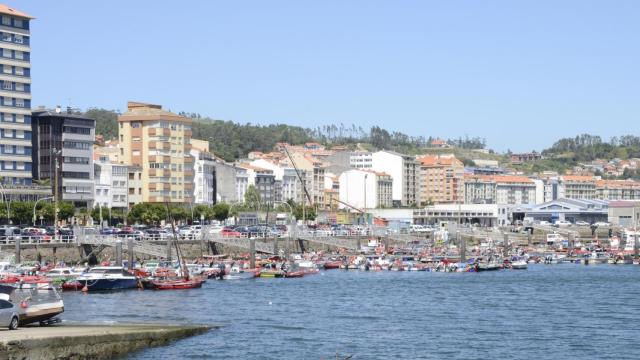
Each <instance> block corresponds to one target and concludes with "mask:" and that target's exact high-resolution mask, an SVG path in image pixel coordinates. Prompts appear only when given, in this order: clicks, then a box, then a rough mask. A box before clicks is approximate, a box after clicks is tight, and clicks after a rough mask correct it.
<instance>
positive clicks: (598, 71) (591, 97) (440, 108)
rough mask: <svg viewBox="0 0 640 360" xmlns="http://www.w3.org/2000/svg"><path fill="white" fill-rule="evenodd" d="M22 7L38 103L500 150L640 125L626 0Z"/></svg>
mask: <svg viewBox="0 0 640 360" xmlns="http://www.w3.org/2000/svg"><path fill="white" fill-rule="evenodd" d="M119 4H120V5H119ZM17 5H18V4H16V6H17ZM20 5H21V6H22V7H23V10H24V11H25V12H27V13H30V14H34V16H35V17H36V18H38V20H37V21H34V22H33V29H32V31H33V32H34V33H36V34H38V36H37V37H34V43H33V45H34V56H33V64H34V76H37V77H38V82H37V84H36V86H34V88H33V103H34V105H36V106H37V105H45V106H48V107H53V106H55V105H62V106H63V107H65V106H67V105H71V106H73V107H79V108H82V109H86V108H88V107H102V108H107V109H120V110H121V111H124V110H125V109H124V107H123V104H125V103H126V101H128V100H137V101H147V102H153V103H158V104H164V105H165V106H166V107H167V108H169V109H171V110H173V111H175V112H180V111H186V112H197V113H200V114H203V115H207V116H210V117H213V118H218V119H223V120H233V121H237V122H239V123H254V124H255V123H257V124H271V123H285V124H291V125H298V126H303V127H315V126H316V125H324V124H339V123H345V124H352V123H355V124H357V125H361V126H363V127H365V128H368V127H370V126H372V125H379V126H382V127H384V128H387V129H388V130H390V131H400V132H403V133H408V134H417V135H422V136H425V137H429V136H432V137H441V138H445V139H446V138H457V137H459V136H465V135H469V136H479V137H483V138H486V139H487V142H488V144H489V145H490V147H491V148H493V149H495V150H496V151H499V152H502V151H506V150H507V149H511V150H512V151H515V152H527V151H531V150H538V151H540V150H542V149H544V148H548V147H550V146H551V145H552V144H553V142H555V141H556V140H557V139H559V138H562V137H572V136H575V135H577V134H581V133H591V134H598V135H601V136H602V137H603V138H605V139H607V138H609V137H611V136H619V135H623V134H625V133H629V132H631V133H633V132H634V130H635V129H633V127H630V126H629V125H630V124H633V122H634V119H635V117H636V116H637V113H638V110H639V109H638V106H637V104H636V102H635V101H634V96H633V94H636V93H637V91H638V89H637V85H636V84H637V83H639V82H638V81H637V80H638V79H637V75H635V74H634V73H625V72H624V69H625V68H626V65H627V64H629V63H632V62H634V61H635V60H638V49H637V48H635V47H633V46H630V45H628V44H631V43H633V41H632V40H631V39H630V38H629V36H631V34H633V33H637V30H638V29H637V27H638V25H637V24H636V23H635V22H634V21H633V19H632V18H631V16H630V14H632V13H634V11H633V9H634V8H635V7H636V6H637V5H635V4H633V3H626V4H621V5H620V6H618V7H615V8H610V7H607V9H606V10H607V11H602V10H603V9H602V7H604V4H598V3H597V2H596V3H592V6H591V7H586V6H583V7H580V6H572V5H571V4H570V3H564V4H557V3H552V2H537V3H536V4H535V5H530V6H521V5H518V6H516V5H515V4H509V3H504V2H494V3H489V4H482V5H480V4H472V3H468V4H467V7H465V8H464V10H460V9H459V8H457V7H454V5H453V4H451V5H442V4H440V5H435V4H433V3H423V4H420V3H414V4H413V5H414V6H412V7H406V8H402V7H395V6H394V7H390V6H388V5H385V4H383V3H375V4H373V5H370V6H366V7H365V6H364V4H363V3H357V2H354V3H351V4H340V5H338V4H337V3H330V4H329V6H323V7H319V6H312V5H311V4H309V3H306V4H303V3H300V4H295V5H294V4H291V3H275V4H274V3H270V4H265V3H256V2H250V3H248V4H247V6H241V5H238V4H233V5H232V4H222V3H199V2H187V3H186V4H185V5H183V6H180V7H174V6H172V5H170V4H168V3H162V2H161V3H154V6H153V7H151V6H149V3H145V2H136V3H133V4H131V3H127V4H126V6H125V4H124V3H118V2H115V3H114V2H110V3H108V4H86V3H83V2H77V1H76V2H74V1H69V2H64V3H62V4H53V3H49V2H45V1H33V2H27V3H24V4H20ZM623 5H624V6H623ZM409 9H411V11H409ZM575 9H579V10H578V11H575ZM125 10H126V11H125ZM142 13H144V14H145V16H137V15H136V14H142ZM115 19H119V20H115ZM173 20H175V21H179V22H181V25H180V26H164V24H168V23H171V21H173ZM325 21H326V24H327V26H322V25H323V22H325ZM114 22H116V23H117V24H118V26H113V23H114ZM71 23H72V24H74V26H63V25H64V24H71ZM379 23H385V24H388V25H387V26H383V27H378V26H376V25H377V24H379ZM614 25H615V26H614ZM290 28H295V29H296V31H289V29H290ZM79 29H82V30H81V31H79ZM104 29H109V31H104ZM258 29H259V30H258ZM320 29H322V30H320ZM131 34H136V36H135V40H137V41H132V40H134V39H132V38H131ZM68 38H74V39H78V40H77V41H73V42H65V43H64V48H63V47H62V46H61V44H62V43H63V42H62V41H61V39H68ZM625 39H626V40H625ZM138 40H139V41H138ZM172 44H174V45H172ZM177 44H179V49H181V50H179V51H176V50H172V48H175V46H176V45H177ZM625 44H627V45H625ZM62 50H64V52H65V54H67V55H66V56H59V54H60V51H62ZM69 54H73V56H71V55H69ZM36 55H37V56H36ZM634 59H635V60H634ZM157 82H161V83H162V84H166V86H161V87H158V86H156V83H157ZM60 84H64V85H65V86H64V91H60ZM92 89H95V91H92ZM301 89H302V91H301ZM578 124H579V125H578ZM523 127H526V128H527V131H526V132H523V131H522V129H523Z"/></svg>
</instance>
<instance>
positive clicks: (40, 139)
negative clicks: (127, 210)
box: [31, 107, 95, 208]
mask: <svg viewBox="0 0 640 360" xmlns="http://www.w3.org/2000/svg"><path fill="white" fill-rule="evenodd" d="M31 126H32V132H33V143H34V144H35V146H34V148H33V155H32V156H33V158H32V159H33V174H32V176H33V178H34V179H40V180H42V179H50V180H51V184H52V185H55V184H54V183H55V179H56V175H57V178H58V190H57V191H58V192H57V194H58V198H59V199H60V200H64V201H70V202H73V204H74V205H75V206H76V207H87V208H91V207H93V200H94V186H95V183H94V168H93V142H94V141H95V120H93V119H88V118H85V117H83V116H80V115H75V114H70V113H66V112H63V111H62V110H61V109H60V108H59V107H58V108H57V109H56V110H36V111H34V112H33V115H32V124H31ZM56 158H57V161H58V169H57V171H56V168H55V163H56ZM54 190H55V189H54Z"/></svg>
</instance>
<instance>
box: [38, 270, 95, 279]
mask: <svg viewBox="0 0 640 360" xmlns="http://www.w3.org/2000/svg"><path fill="white" fill-rule="evenodd" d="M85 270H86V269H81V270H76V269H75V268H69V267H65V268H55V269H51V270H49V271H47V272H46V273H45V274H44V276H46V277H47V278H49V279H74V278H76V277H78V276H80V275H82V273H83V272H84V271H85Z"/></svg>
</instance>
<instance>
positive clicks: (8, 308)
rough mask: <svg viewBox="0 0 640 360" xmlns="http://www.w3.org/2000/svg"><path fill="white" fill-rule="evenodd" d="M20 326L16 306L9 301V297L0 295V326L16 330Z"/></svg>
mask: <svg viewBox="0 0 640 360" xmlns="http://www.w3.org/2000/svg"><path fill="white" fill-rule="evenodd" d="M18 324H20V315H19V313H18V306H16V304H14V303H12V302H10V301H9V295H7V294H3V293H0V326H3V327H8V328H9V330H16V329H17V328H18Z"/></svg>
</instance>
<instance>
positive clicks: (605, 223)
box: [593, 221, 611, 227]
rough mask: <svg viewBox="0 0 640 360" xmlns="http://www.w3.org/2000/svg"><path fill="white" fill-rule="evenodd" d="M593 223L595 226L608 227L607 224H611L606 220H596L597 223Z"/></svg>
mask: <svg viewBox="0 0 640 360" xmlns="http://www.w3.org/2000/svg"><path fill="white" fill-rule="evenodd" d="M593 225H595V226H597V227H608V226H611V224H609V223H608V222H606V221H598V222H597V223H595V224H593Z"/></svg>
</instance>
